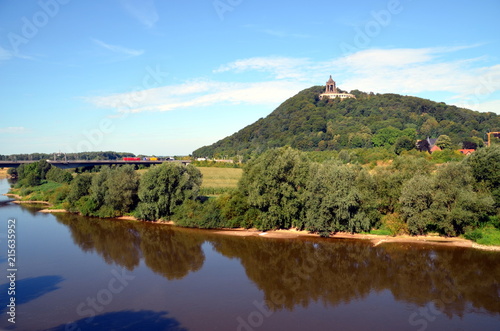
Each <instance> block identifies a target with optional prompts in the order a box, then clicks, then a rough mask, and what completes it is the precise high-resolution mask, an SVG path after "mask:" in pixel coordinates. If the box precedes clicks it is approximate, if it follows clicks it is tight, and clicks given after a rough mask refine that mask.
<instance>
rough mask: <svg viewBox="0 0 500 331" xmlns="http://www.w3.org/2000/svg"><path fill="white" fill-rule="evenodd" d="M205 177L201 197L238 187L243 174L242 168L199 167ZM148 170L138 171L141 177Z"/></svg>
mask: <svg viewBox="0 0 500 331" xmlns="http://www.w3.org/2000/svg"><path fill="white" fill-rule="evenodd" d="M197 168H198V169H199V170H200V172H201V174H202V175H203V182H202V183H201V190H200V195H206V196H215V195H220V194H223V193H225V192H227V191H230V190H233V189H235V188H236V187H238V182H239V180H240V178H241V176H242V174H243V169H241V168H222V167H220V168H218V167H217V168H216V167H197ZM147 170H148V169H141V170H136V171H137V173H138V174H139V175H142V174H144V173H145V172H146V171H147Z"/></svg>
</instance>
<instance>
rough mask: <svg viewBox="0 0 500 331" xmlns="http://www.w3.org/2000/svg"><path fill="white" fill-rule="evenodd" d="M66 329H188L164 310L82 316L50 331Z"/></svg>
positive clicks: (83, 330)
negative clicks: (90, 316) (90, 318)
mask: <svg viewBox="0 0 500 331" xmlns="http://www.w3.org/2000/svg"><path fill="white" fill-rule="evenodd" d="M64 330H82V331H85V330H93V331H96V330H97V331H100V330H106V331H108V330H130V331H136V330H165V331H167V330H168V331H187V330H186V329H185V328H183V327H181V325H180V323H179V322H178V321H177V320H176V319H174V318H171V317H168V313H167V312H164V311H160V312H156V311H150V310H141V311H128V310H127V311H119V312H113V313H106V314H101V315H97V316H95V317H94V318H93V319H92V320H89V319H88V318H82V319H81V320H78V321H75V322H73V323H70V324H63V325H59V326H56V327H54V328H51V329H50V331H64Z"/></svg>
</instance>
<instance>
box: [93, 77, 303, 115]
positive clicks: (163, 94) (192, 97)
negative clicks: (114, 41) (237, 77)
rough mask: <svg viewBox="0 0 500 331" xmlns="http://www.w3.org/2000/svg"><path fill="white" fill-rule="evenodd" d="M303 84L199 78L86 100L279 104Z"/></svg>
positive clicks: (148, 104)
mask: <svg viewBox="0 0 500 331" xmlns="http://www.w3.org/2000/svg"><path fill="white" fill-rule="evenodd" d="M303 88H304V86H303V85H300V84H297V83H294V82H289V81H270V82H258V83H249V84H247V83H225V82H215V81H200V82H193V83H185V84H180V85H169V86H163V87H158V88H154V89H149V90H143V91H141V92H138V93H135V92H132V93H122V94H115V95H110V96H104V97H90V98H86V100H87V101H89V102H91V103H93V104H94V105H95V106H97V107H99V108H106V109H110V108H111V109H115V110H117V111H118V112H120V113H140V112H145V111H172V110H178V109H185V108H195V107H198V108H199V107H207V106H211V105H215V104H232V105H237V104H250V105H271V106H277V105H278V104H279V103H281V102H282V101H283V100H285V99H287V98H289V97H290V96H292V95H293V94H295V93H297V92H299V91H300V90H301V89H303Z"/></svg>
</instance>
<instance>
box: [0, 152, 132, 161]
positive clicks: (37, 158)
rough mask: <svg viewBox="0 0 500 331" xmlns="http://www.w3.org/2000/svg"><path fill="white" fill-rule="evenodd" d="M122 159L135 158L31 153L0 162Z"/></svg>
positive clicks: (6, 157)
mask: <svg viewBox="0 0 500 331" xmlns="http://www.w3.org/2000/svg"><path fill="white" fill-rule="evenodd" d="M124 157H135V154H133V153H126V152H125V153H122V152H114V151H106V152H80V153H67V154H61V153H59V154H52V153H51V154H48V153H31V154H12V155H1V154H0V161H20V160H34V161H45V160H53V159H55V160H56V161H61V160H68V161H69V160H119V159H122V158H124Z"/></svg>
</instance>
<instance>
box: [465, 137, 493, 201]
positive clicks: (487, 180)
mask: <svg viewBox="0 0 500 331" xmlns="http://www.w3.org/2000/svg"><path fill="white" fill-rule="evenodd" d="M465 162H466V163H467V165H469V166H470V167H471V169H472V175H473V176H474V178H475V179H476V181H477V182H478V183H479V184H481V185H484V186H486V187H487V188H488V189H489V190H490V191H491V194H492V195H493V198H494V199H495V204H496V208H499V207H500V146H491V147H487V148H481V149H479V150H477V151H475V152H474V153H472V154H471V155H469V156H468V157H467V158H466V159H465Z"/></svg>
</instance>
